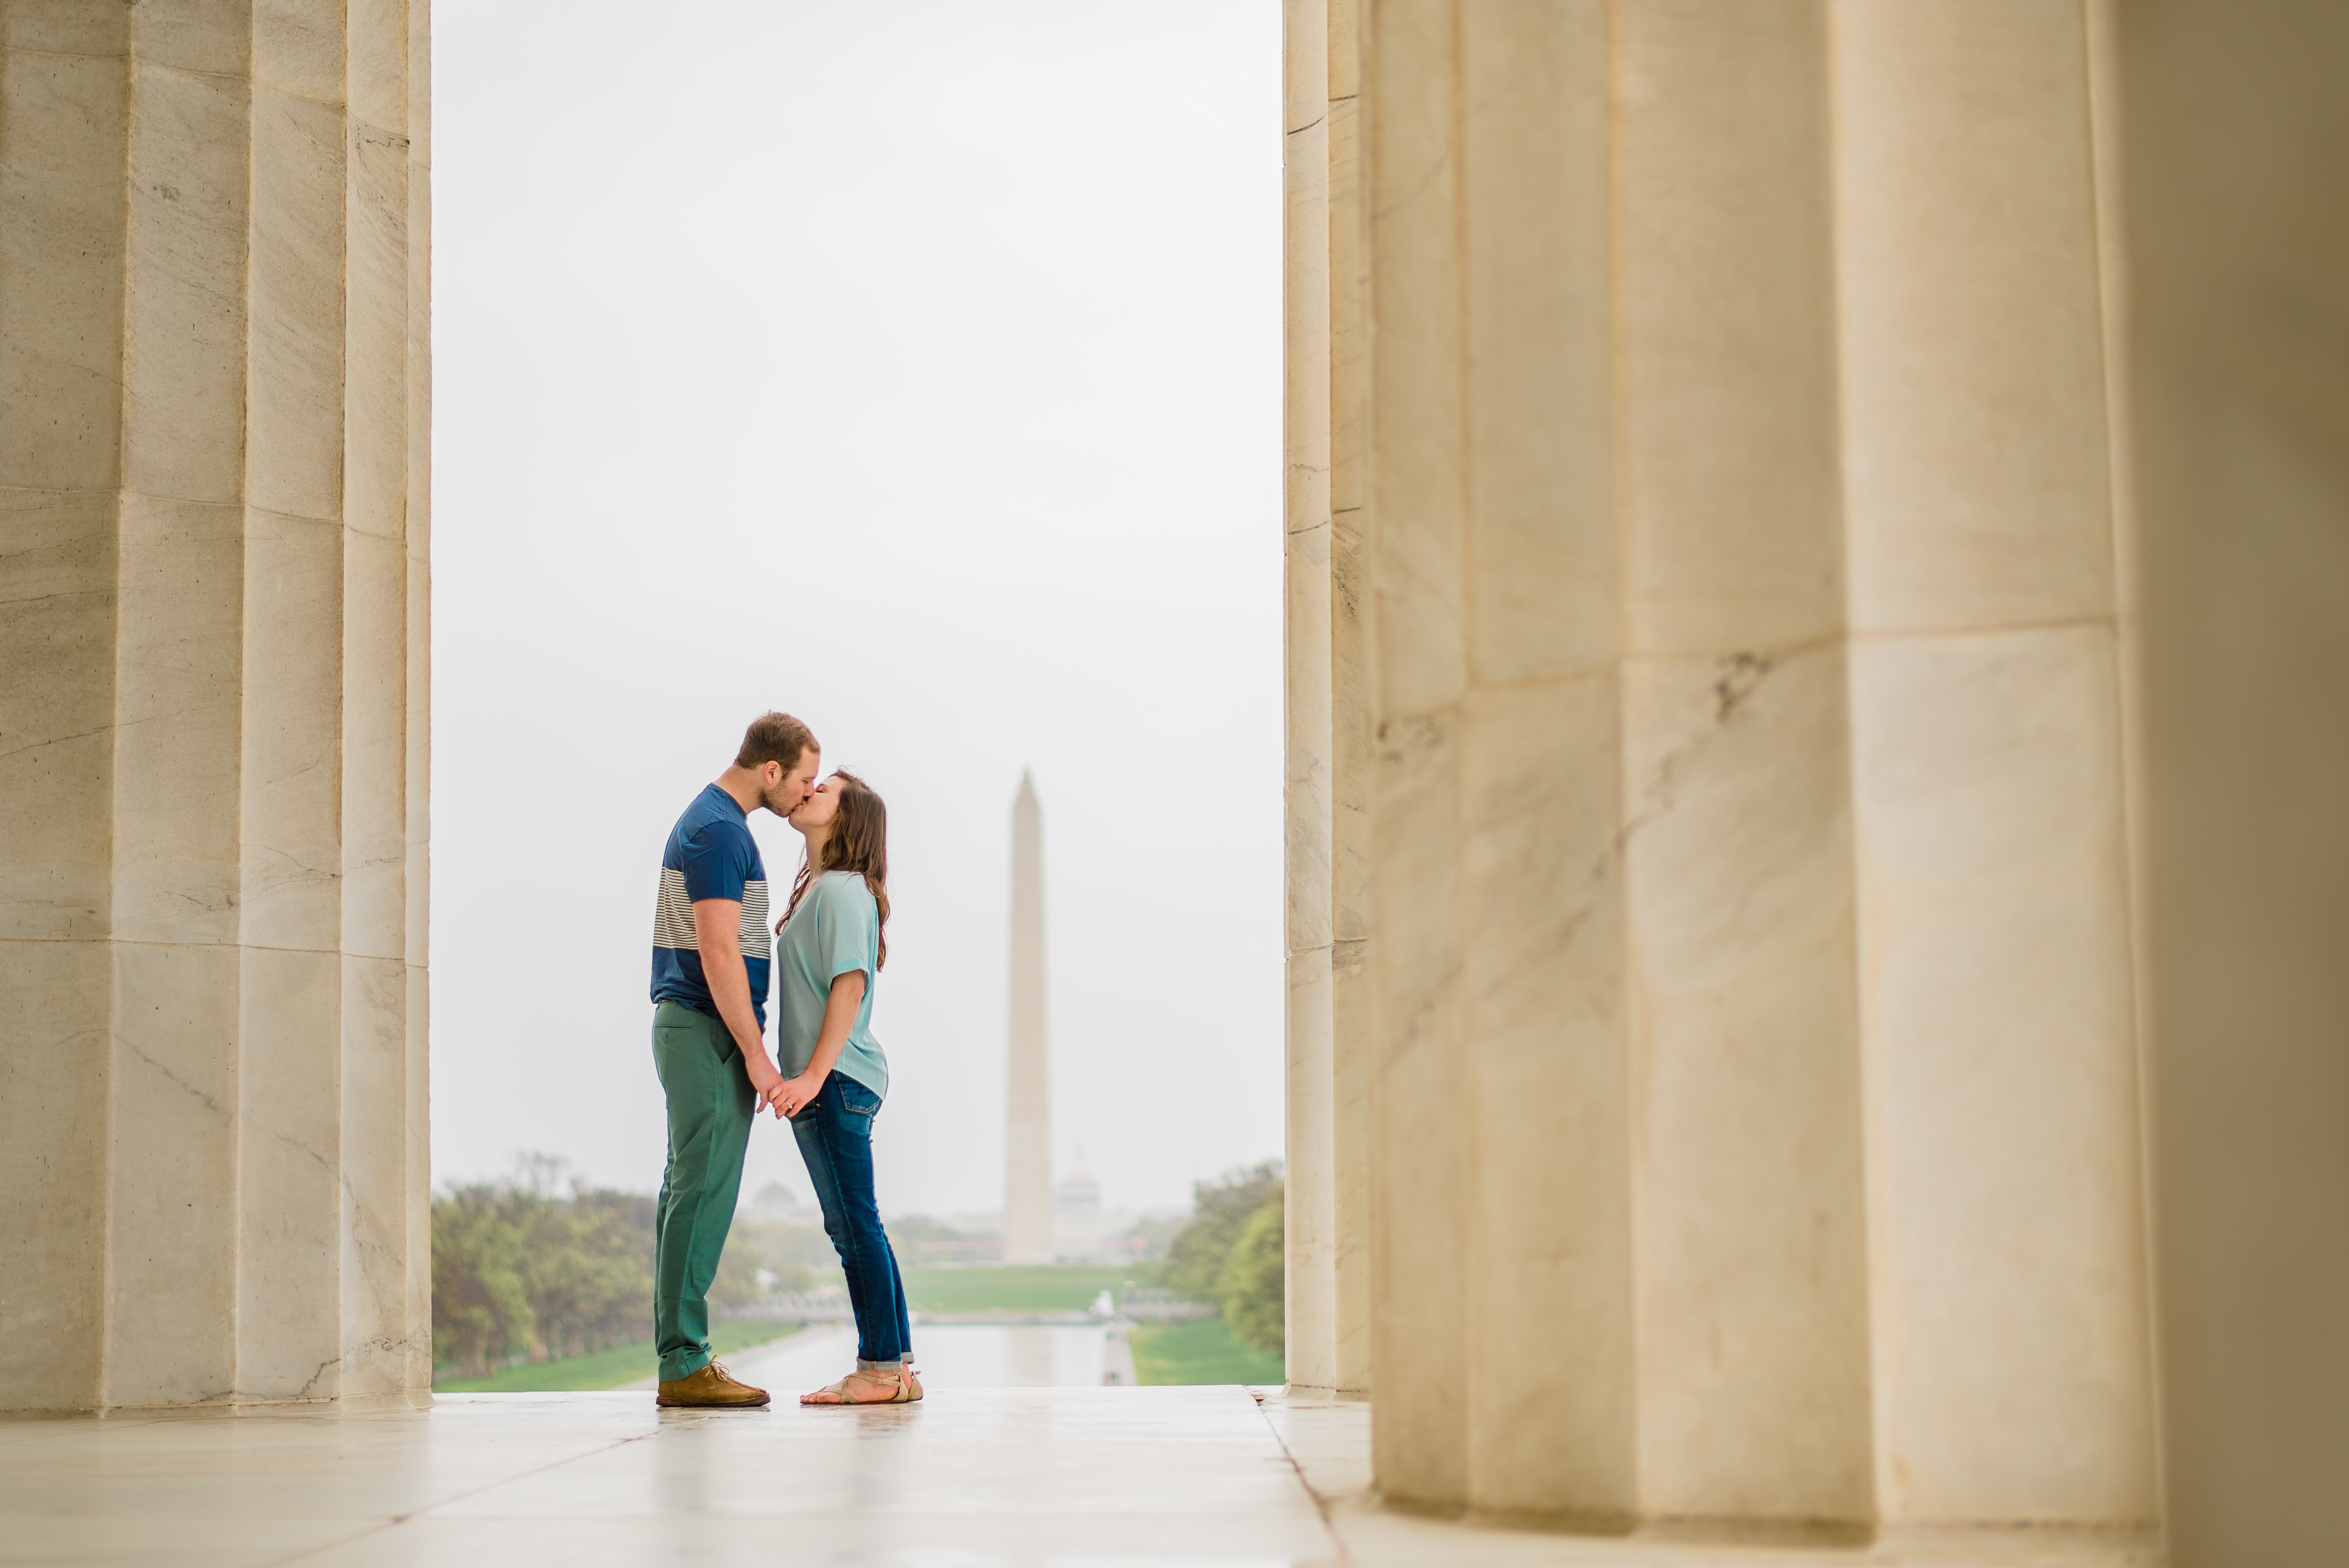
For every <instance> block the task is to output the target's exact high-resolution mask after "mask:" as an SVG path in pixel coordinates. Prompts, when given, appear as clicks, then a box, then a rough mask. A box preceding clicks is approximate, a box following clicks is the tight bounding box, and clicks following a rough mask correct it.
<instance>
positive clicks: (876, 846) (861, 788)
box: [775, 768, 889, 969]
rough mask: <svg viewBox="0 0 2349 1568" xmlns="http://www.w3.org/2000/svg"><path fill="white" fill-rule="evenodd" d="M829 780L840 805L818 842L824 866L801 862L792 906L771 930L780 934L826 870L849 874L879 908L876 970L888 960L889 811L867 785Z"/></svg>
mask: <svg viewBox="0 0 2349 1568" xmlns="http://www.w3.org/2000/svg"><path fill="white" fill-rule="evenodd" d="M832 776H833V783H834V784H837V785H838V786H839V789H840V805H839V806H838V807H837V808H836V809H837V813H838V815H834V816H833V819H832V836H831V837H830V838H827V839H825V840H824V841H823V865H821V866H816V865H812V864H811V863H810V862H809V861H808V860H807V859H806V858H802V860H801V861H800V874H799V876H798V877H794V878H793V879H792V901H791V902H790V903H789V904H787V905H785V906H784V908H783V918H782V919H781V921H779V922H777V924H776V927H775V929H777V930H781V929H782V928H783V927H784V926H787V925H790V924H791V923H792V915H793V914H794V913H796V912H797V911H798V909H799V907H800V900H801V899H802V898H805V897H806V896H807V890H808V886H809V884H811V883H812V882H813V881H814V880H815V879H816V878H817V877H821V876H823V874H824V873H825V872H827V871H854V872H855V873H856V874H857V875H858V876H860V877H864V886H865V888H866V890H867V891H869V892H871V893H872V895H873V902H874V904H876V905H878V906H879V907H880V910H881V934H880V951H879V955H878V956H877V957H876V958H875V959H874V968H875V969H878V968H880V967H881V966H882V965H883V964H885V963H887V962H888V961H889V808H888V807H887V806H885V805H882V804H881V797H880V796H879V795H877V794H874V793H873V786H872V785H871V784H866V783H865V782H864V780H863V779H861V778H858V777H857V776H856V775H855V774H853V773H850V772H849V771H848V770H847V769H846V768H835V769H833V774H832Z"/></svg>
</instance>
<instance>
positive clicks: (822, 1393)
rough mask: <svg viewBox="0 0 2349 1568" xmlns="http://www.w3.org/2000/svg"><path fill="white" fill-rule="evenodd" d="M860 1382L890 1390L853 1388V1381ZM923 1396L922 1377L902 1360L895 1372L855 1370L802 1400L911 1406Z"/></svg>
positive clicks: (802, 1396)
mask: <svg viewBox="0 0 2349 1568" xmlns="http://www.w3.org/2000/svg"><path fill="white" fill-rule="evenodd" d="M860 1382H861V1383H862V1384H863V1385H864V1386H865V1387H868V1388H869V1387H872V1386H876V1385H877V1386H879V1387H881V1388H886V1389H888V1390H889V1392H888V1393H886V1394H882V1393H878V1392H873V1393H867V1392H864V1390H863V1389H856V1388H852V1387H851V1385H852V1384H857V1383H860ZM920 1397H922V1380H921V1379H920V1378H918V1377H916V1376H914V1368H913V1366H912V1365H911V1364H910V1363H908V1362H903V1361H901V1362H899V1363H898V1364H897V1370H896V1371H895V1372H865V1371H863V1370H859V1371H855V1372H852V1373H850V1374H849V1375H848V1376H845V1377H843V1378H842V1379H841V1380H840V1381H839V1382H837V1383H833V1384H828V1385H826V1386H823V1387H822V1388H819V1389H817V1390H816V1391H815V1392H814V1393H812V1394H802V1395H801V1396H800V1403H801V1404H802V1405H908V1404H911V1403H913V1402H914V1401H915V1400H916V1399H919V1398H920Z"/></svg>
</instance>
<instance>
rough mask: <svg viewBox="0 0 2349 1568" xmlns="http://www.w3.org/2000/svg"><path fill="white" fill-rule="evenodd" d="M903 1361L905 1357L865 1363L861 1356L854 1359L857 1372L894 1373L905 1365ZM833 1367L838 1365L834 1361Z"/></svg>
mask: <svg viewBox="0 0 2349 1568" xmlns="http://www.w3.org/2000/svg"><path fill="white" fill-rule="evenodd" d="M905 1359H906V1358H905V1356H902V1355H901V1356H899V1357H897V1359H896V1360H895V1361H867V1360H865V1359H864V1357H863V1356H858V1357H857V1359H856V1370H857V1371H859V1372H895V1371H896V1370H897V1368H899V1367H900V1366H905ZM839 1365H840V1363H838V1362H836V1361H835V1362H833V1366H839Z"/></svg>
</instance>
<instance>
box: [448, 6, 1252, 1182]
mask: <svg viewBox="0 0 2349 1568" xmlns="http://www.w3.org/2000/svg"><path fill="white" fill-rule="evenodd" d="M433 26H434V31H435V35H436V36H435V47H434V57H433V68H434V78H435V81H434V119H435V130H434V148H433V162H434V181H435V191H434V214H433V223H434V234H433V241H434V289H435V316H436V327H435V340H434V348H435V357H436V369H435V390H434V400H435V419H434V441H435V443H436V444H435V475H434V486H433V490H434V497H433V506H434V531H433V554H434V568H433V569H434V594H433V616H434V628H433V639H434V641H433V659H434V687H433V746H434V753H433V783H432V792H433V794H432V808H433V845H432V849H433V875H434V881H433V889H432V1075H433V1084H432V1089H433V1094H432V1137H433V1166H434V1173H435V1176H436V1179H439V1180H440V1181H444V1182H446V1181H450V1180H459V1179H467V1178H471V1177H478V1176H482V1175H488V1174H493V1173H498V1172H501V1171H503V1170H504V1169H506V1168H508V1167H509V1165H510V1164H511V1161H512V1155H513V1153H514V1151H516V1150H518V1149H525V1148H528V1149H539V1150H543V1151H546V1152H548V1153H553V1154H558V1155H561V1156H564V1158H568V1159H569V1160H570V1161H572V1162H573V1164H574V1166H575V1167H576V1168H579V1169H580V1170H582V1171H584V1172H585V1174H587V1175H588V1176H590V1177H592V1178H593V1179H595V1180H597V1181H600V1182H606V1183H610V1184H614V1185H617V1186H623V1187H628V1188H633V1189H640V1190H650V1189H653V1188H654V1187H656V1186H657V1184H658V1182H659V1179H660V1172H661V1158H662V1150H663V1135H662V1119H661V1096H660V1089H659V1085H658V1084H657V1080H656V1079H655V1077H654V1075H653V1071H652V1063H651V1059H650V1048H649V1044H648V1041H647V1034H648V1027H649V1023H650V1016H651V1007H650V1003H649V1002H647V1000H646V985H647V968H648V963H649V943H650V932H651V926H652V903H653V895H654V889H655V885H656V881H657V871H658V867H659V857H660V850H661V845H662V843H663V841H664V839H665V838H666V837H667V833H668V830H669V826H670V824H671V823H672V822H673V821H674V820H675V819H676V817H677V815H678V813H679V812H680V811H682V810H683V809H684V807H685V806H686V805H687V803H688V802H689V801H690V800H691V799H692V797H693V795H694V794H695V792H697V791H698V789H699V788H700V787H701V786H702V785H703V784H706V783H708V782H709V780H710V779H712V778H713V777H715V776H716V775H717V774H718V772H719V769H720V768H722V767H723V766H724V765H725V763H727V761H728V760H729V759H730V756H731V754H732V751H733V748H734V746H735V744H736V742H737V741H738V740H739V739H740V733H741V731H742V727H743V725H744V724H745V723H746V722H748V721H749V720H750V718H751V717H752V716H753V715H754V714H756V713H758V712H760V711H762V710H764V709H766V708H768V707H771V706H772V707H781V708H783V709H786V710H788V711H792V712H794V713H797V714H799V715H800V716H801V717H802V718H803V719H805V720H807V721H808V722H809V723H810V724H811V725H812V727H813V728H814V730H815V732H816V734H817V735H818V737H819V738H820V739H821V740H822V742H823V747H824V759H825V762H826V763H827V765H846V766H850V767H853V768H855V769H857V770H858V771H860V772H862V773H863V774H864V775H865V776H866V778H867V779H869V780H870V781H871V782H872V783H873V784H874V786H875V787H876V788H878V789H879V790H880V791H881V792H882V794H884V796H885V798H886V799H887V801H888V803H889V808H890V826H891V829H892V831H891V844H890V861H891V869H892V876H891V882H890V890H891V894H892V897H893V899H894V901H895V908H896V913H895V919H893V920H892V922H891V925H890V928H889V939H890V963H889V967H888V968H887V969H886V970H885V971H884V972H883V975H882V978H881V983H880V989H879V992H878V997H877V1000H876V1005H875V1010H874V1032H875V1033H877V1034H878V1035H879V1037H880V1039H881V1041H882V1043H883V1044H884V1046H885V1048H886V1049H887V1051H888V1053H889V1055H890V1059H891V1064H892V1071H893V1078H894V1084H893V1090H892V1094H891V1096H890V1101H889V1105H888V1106H887V1108H886V1109H885V1111H884V1113H883V1115H882V1117H881V1120H880V1123H879V1125H878V1128H877V1134H876V1158H877V1161H878V1166H879V1183H880V1194H881V1200H882V1204H883V1206H884V1208H885V1210H889V1211H892V1212H899V1211H905V1210H923V1211H928V1212H933V1213H939V1212H952V1211H957V1210H985V1209H992V1208H996V1207H998V1206H999V1205H1000V1203H1001V1202H1002V1189H1003V1176H1002V1160H1003V1137H1002V1122H1003V1075H1004V1050H1005V1022H1006V1009H1007V994H1008V989H1007V975H1006V966H1007V963H1008V957H1007V955H1008V950H1009V928H1008V913H1009V911H1008V907H1007V906H1008V902H1009V857H1010V811H1011V800H1012V795H1013V793H1014V791H1015V790H1016V789H1017V787H1018V784H1019V773H1020V769H1021V768H1022V767H1023V766H1031V767H1032V768H1033V769H1034V771H1035V777H1036V785H1037V791H1038V794H1039V795H1040V797H1041V800H1042V803H1043V807H1044V835H1045V877H1046V886H1047V899H1046V922H1047V940H1048V943H1049V948H1050V969H1049V976H1048V980H1049V984H1050V997H1051V1002H1050V1006H1051V1014H1050V1016H1051V1032H1052V1051H1053V1079H1054V1107H1053V1109H1054V1116H1055V1125H1054V1142H1055V1144H1056V1145H1057V1146H1058V1147H1057V1148H1056V1150H1055V1154H1056V1160H1057V1163H1058V1165H1059V1166H1060V1167H1061V1168H1065V1167H1066V1165H1067V1164H1068V1162H1069V1160H1070V1158H1071V1154H1072V1153H1073V1151H1074V1149H1075V1148H1076V1147H1077V1146H1078V1145H1080V1144H1081V1145H1082V1147H1083V1151H1084V1155H1085V1158H1086V1160H1087V1162H1088V1163H1089V1164H1090V1165H1091V1166H1092V1168H1093V1169H1094V1170H1095V1172H1096V1174H1098V1175H1099V1176H1100V1178H1101V1179H1102V1187H1103V1189H1104V1198H1105V1199H1106V1200H1107V1201H1108V1202H1110V1203H1112V1204H1113V1205H1133V1206H1160V1205H1174V1204H1180V1203H1183V1202H1185V1201H1186V1200H1187V1199H1188V1196H1189V1188H1190V1183H1191V1182H1192V1181H1193V1180H1194V1179H1196V1178H1199V1177H1203V1176H1208V1175H1212V1174H1214V1173H1215V1172H1216V1171H1218V1170H1221V1169H1223V1168H1226V1167H1229V1166H1231V1165H1234V1164H1237V1163H1238V1162H1241V1161H1244V1160H1253V1159H1258V1158H1265V1157H1268V1156H1271V1155H1276V1154H1278V1152H1279V1149H1280V1141H1281V1073H1280V1040H1281V1008H1282V990H1281V987H1282V981H1281V951H1280V949H1281V932H1280V877H1281V868H1280V510H1279V490H1280V452H1279V373H1280V367H1279V343H1280V333H1279V223H1280V207H1279V201H1280V191H1279V160H1280V126H1279V108H1278V92H1279V81H1278V70H1279V7H1278V5H1275V4H1274V3H1273V0H1182V4H1180V5H1167V4H1164V0H1153V3H1151V4H1146V5H1145V4H1138V3H1130V0H936V3H929V4H918V3H913V0H854V3H852V4H842V3H840V0H827V3H823V4H812V3H809V0H679V3H678V4H672V5H661V6H648V5H643V4H641V3H632V4H627V5H619V4H613V3H610V0H466V3H465V4H462V5H440V6H438V7H436V9H435V13H434V16H433ZM752 821H753V826H754V830H755V831H756V832H757V834H758V836H759V838H760V842H761V846H762V848H763V852H764V854H765V857H766V859H767V865H768V871H769V875H770V877H771V879H772V880H773V881H775V882H776V883H777V884H778V885H779V886H780V885H781V884H784V883H786V882H787V881H788V878H789V877H790V875H791V871H792V867H794V866H795V865H796V864H797V858H798V849H799V839H798V836H797V835H795V834H793V833H792V831H791V830H790V829H789V828H788V827H787V826H784V825H783V824H782V823H781V822H780V821H778V820H777V819H776V818H774V817H772V816H769V815H765V814H763V813H761V814H759V815H755V816H754V817H753V819H752ZM770 1022H771V1020H770ZM777 1176H780V1177H782V1178H784V1179H787V1180H789V1181H790V1183H791V1184H792V1187H793V1189H795V1190H797V1191H799V1192H800V1193H801V1194H802V1196H804V1195H805V1194H806V1181H805V1179H804V1177H803V1175H802V1173H801V1170H800V1167H799V1160H798V1155H797V1152H796V1150H795V1149H794V1148H793V1147H792V1143H791V1137H790V1134H789V1131H788V1129H787V1128H784V1127H780V1126H778V1125H777V1124H775V1123H774V1122H772V1121H765V1122H762V1123H761V1125H760V1127H759V1128H758V1129H757V1130H756V1131H755V1132H754V1133H753V1134H752V1137H751V1144H750V1158H749V1167H748V1170H747V1172H746V1177H745V1180H746V1190H755V1189H756V1188H757V1186H758V1185H759V1184H760V1183H761V1182H762V1181H764V1180H766V1179H770V1178H771V1177H777Z"/></svg>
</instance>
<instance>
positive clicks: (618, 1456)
mask: <svg viewBox="0 0 2349 1568" xmlns="http://www.w3.org/2000/svg"><path fill="white" fill-rule="evenodd" d="M1369 1453H1370V1414H1369V1411H1368V1410H1367V1408H1366V1407H1362V1406H1360V1405H1326V1404H1325V1405H1309V1404H1304V1403H1292V1402H1290V1401H1288V1400H1287V1399H1285V1398H1283V1397H1280V1396H1279V1395H1278V1394H1277V1393H1274V1392H1271V1391H1261V1392H1260V1394H1251V1393H1250V1391H1248V1390H1246V1389H1242V1388H1236V1387H1203V1388H1100V1387H1094V1388H1086V1387H1034V1388H971V1387H967V1386H954V1387H936V1388H934V1389H933V1391H932V1393H931V1397H929V1398H928V1399H927V1400H926V1401H925V1402H923V1403H921V1404H919V1405H910V1406H896V1407H880V1408H872V1409H864V1410H802V1409H801V1408H799V1407H796V1406H792V1405H781V1406H779V1407H776V1408H773V1409H770V1410H748V1411H730V1412H724V1413H707V1414H705V1413H698V1412H688V1411H659V1410H656V1409H655V1408H654V1407H653V1406H652V1402H651V1399H650V1398H649V1397H648V1396H647V1395H646V1394H644V1393H641V1392H636V1391H620V1392H614V1393H603V1394H471V1395H444V1396H441V1397H438V1398H436V1399H432V1400H429V1402H427V1403H425V1404H423V1405H422V1406H421V1407H418V1406H411V1405H408V1404H404V1403H402V1404H396V1405H392V1406H389V1407H381V1408H374V1409H327V1408H320V1407H306V1408H292V1409H288V1408H282V1407H281V1408H274V1409H254V1410H248V1411H244V1412H228V1411H220V1410H212V1411H202V1412H197V1411H179V1412H168V1413H166V1412H125V1413H119V1414H113V1415H109V1416H105V1417H49V1418H40V1417H19V1418H7V1419H0V1563H11V1564H14V1563H76V1564H79V1563H158V1564H162V1563H171V1564H204V1565H207V1568H210V1565H214V1564H219V1565H232V1564H233V1565H246V1564H251V1565H255V1568H258V1565H261V1564H274V1563H302V1564H305V1565H308V1564H316V1565H318V1568H354V1565H359V1564H366V1565H369V1568H377V1565H383V1568H388V1565H391V1564H434V1565H441V1568H467V1565H470V1564H476V1563H481V1564H487V1563H496V1564H499V1565H500V1568H506V1565H510V1564H513V1563H542V1562H549V1563H552V1562H560V1563H581V1564H603V1563H613V1564H624V1563H625V1564H633V1563H746V1564H747V1563H761V1564H764V1563H827V1564H842V1565H850V1564H872V1565H875V1568H1013V1565H1016V1564H1036V1565H1039V1568H1080V1565H1101V1568H1194V1565H1196V1568H1206V1565H1208V1564H1216V1565H1218V1568H1241V1565H1263V1568H1269V1565H1271V1564H1276V1563H1280V1564H1309V1563H1331V1564H1339V1563H1360V1564H1364V1565H1366V1568H1377V1565H1387V1564H1392V1565H1394V1568H1404V1565H1412V1568H1420V1565H1428V1568H1434V1565H1443V1568H1451V1565H1454V1564H1463V1565H1482V1564H1488V1563H1489V1564H1493V1565H1495V1568H1514V1565H1516V1564H1528V1565H1531V1564H1550V1563H1556V1564H1589V1565H1598V1564H1609V1563H1620V1564H1627V1565H1632V1564H1657V1565H1660V1568H1661V1565H1665V1564H1669V1565H1671V1568H1700V1565H1703V1568H1714V1565H1719V1568H1732V1565H1735V1568H1814V1565H1825V1564H1848V1565H1852V1568H1857V1565H1859V1564H1876V1563H1920V1564H1921V1563H1934V1564H1942V1565H1950V1568H1956V1565H1960V1564H1972V1563H1981V1564H1996V1565H1998V1568H2017V1565H2022V1564H2030V1565H2031V1568H2039V1565H2042V1564H2044V1565H2047V1568H2056V1565H2062V1568H2123V1565H2136V1564H2141V1563H2150V1562H2151V1561H2152V1559H2151V1558H2150V1557H2149V1556H2147V1555H2146V1554H2144V1553H2143V1552H2141V1551H2140V1550H2138V1549H2134V1548H2131V1547H2130V1546H2128V1545H2127V1543H2115V1542H2106V1543H2098V1542H2068V1543H2066V1542H2047V1541H2030V1542H2017V1541H2002V1540H1987V1539H1986V1540H1982V1541H1977V1542H1946V1541H1943V1542H1926V1543H1922V1544H1914V1543H1912V1544H1910V1545H1906V1546H1904V1545H1901V1544H1899V1543H1879V1544H1878V1545H1877V1546H1875V1547H1871V1548H1865V1549H1857V1550H1839V1551H1838V1550H1821V1549H1811V1550H1792V1549H1787V1550H1768V1549H1759V1548H1733V1547H1726V1546H1708V1545H1704V1544H1702V1543H1686V1542H1671V1541H1650V1540H1642V1539H1634V1540H1629V1541H1625V1540H1603V1539H1590V1538H1576V1537H1571V1536H1562V1535H1555V1534H1545V1533H1541V1532H1530V1531H1515V1530H1502V1529H1493V1528H1484V1527H1479V1526H1475V1525H1471V1524H1463V1523H1458V1522H1447V1521H1436V1520H1427V1519H1417V1518H1412V1517H1409V1516H1406V1515H1402V1514H1397V1513H1394V1512H1392V1511H1386V1510H1383V1509H1381V1508H1380V1507H1378V1506H1377V1504H1376V1502H1375V1501H1374V1500H1373V1499H1372V1498H1371V1496H1370V1493H1369V1490H1368V1489H1369V1473H1370V1472H1369Z"/></svg>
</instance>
